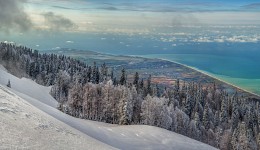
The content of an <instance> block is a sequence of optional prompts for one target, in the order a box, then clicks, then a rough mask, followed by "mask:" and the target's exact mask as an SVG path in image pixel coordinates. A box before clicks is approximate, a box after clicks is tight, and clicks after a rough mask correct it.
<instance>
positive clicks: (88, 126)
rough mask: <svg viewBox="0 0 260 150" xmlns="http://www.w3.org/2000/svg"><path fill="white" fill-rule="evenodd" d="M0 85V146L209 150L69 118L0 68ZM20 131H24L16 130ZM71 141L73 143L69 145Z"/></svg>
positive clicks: (170, 136)
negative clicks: (9, 83) (7, 87)
mask: <svg viewBox="0 0 260 150" xmlns="http://www.w3.org/2000/svg"><path fill="white" fill-rule="evenodd" d="M9 79H10V81H11V86H12V88H11V89H8V90H7V89H6V88H4V87H5V85H6V84H7V82H8V80H9ZM0 84H2V87H1V89H0V130H1V133H3V134H1V135H0V136H3V137H0V145H4V146H6V147H8V146H14V148H16V147H20V146H21V147H22V148H23V147H28V146H29V148H31V149H49V148H51V149H79V148H81V147H82V149H110V148H118V149H131V150H132V149H174V150H177V149H185V150H189V149H190V150H192V149H195V150H196V149H198V150H209V149H215V148H213V147H211V146H209V145H206V144H203V143H201V142H198V141H196V140H193V139H190V138H188V137H185V136H182V135H180V134H177V133H174V132H170V131H167V130H164V129H161V128H157V127H152V126H145V125H131V126H119V125H111V124H106V123H101V122H95V121H89V120H82V119H78V118H74V117H71V116H69V115H66V114H64V113H62V112H60V111H58V110H57V109H56V108H55V107H56V105H57V102H56V101H55V100H54V99H53V98H52V97H51V96H50V95H49V90H50V88H49V87H43V86H40V85H38V84H36V83H35V82H33V81H31V80H29V79H24V78H23V79H19V78H16V77H14V76H13V75H11V74H9V73H7V72H6V70H5V69H4V68H3V67H0ZM28 102H29V103H28ZM23 126H24V127H23ZM22 127H23V128H25V129H22V130H21V128H22ZM5 128H7V129H5ZM8 128H9V129H8ZM38 136H39V137H38ZM37 137H38V138H37ZM32 140H35V142H32ZM68 140H69V141H70V142H68ZM30 142H32V143H30ZM71 142H74V143H72V144H71ZM53 144H56V145H53ZM108 145H110V146H108ZM3 148H5V147H3ZM11 148H12V147H11ZM0 149H1V147H0Z"/></svg>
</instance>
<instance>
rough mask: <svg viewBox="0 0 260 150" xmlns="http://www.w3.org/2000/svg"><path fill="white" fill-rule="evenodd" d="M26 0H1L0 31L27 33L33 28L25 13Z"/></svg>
mask: <svg viewBox="0 0 260 150" xmlns="http://www.w3.org/2000/svg"><path fill="white" fill-rule="evenodd" d="M25 2H26V1H25V0H0V30H1V31H4V32H7V33H8V32H9V31H10V30H18V31H22V32H23V31H27V30H29V29H30V28H31V27H32V22H31V20H30V18H29V17H28V15H27V14H26V13H25V12H24V9H23V4H24V3H25Z"/></svg>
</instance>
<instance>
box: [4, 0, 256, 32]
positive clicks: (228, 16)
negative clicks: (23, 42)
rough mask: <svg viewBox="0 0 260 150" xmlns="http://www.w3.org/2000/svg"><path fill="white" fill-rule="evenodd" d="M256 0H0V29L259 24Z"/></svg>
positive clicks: (111, 28)
mask: <svg viewBox="0 0 260 150" xmlns="http://www.w3.org/2000/svg"><path fill="white" fill-rule="evenodd" d="M259 16H260V2H257V0H244V1H242V0H230V1H229V2H227V1H224V0H218V1H213V0H192V1H191V0H131V1H129V0H73V1H71V0H8V1H6V0H0V19H1V22H0V25H1V26H0V30H1V31H2V32H6V33H10V32H13V31H15V32H17V31H21V32H24V31H27V30H30V29H33V30H41V31H44V30H47V31H66V32H87V31H102V30H103V29H104V28H105V29H110V30H115V31H124V30H131V29H133V28H134V29H136V30H137V29H139V30H145V29H146V28H151V27H157V26H162V27H163V26H175V25H196V24H213V25H215V24H260V19H259Z"/></svg>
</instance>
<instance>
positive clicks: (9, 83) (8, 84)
mask: <svg viewBox="0 0 260 150" xmlns="http://www.w3.org/2000/svg"><path fill="white" fill-rule="evenodd" d="M6 86H7V87H9V88H11V82H10V80H8V82H7V85H6Z"/></svg>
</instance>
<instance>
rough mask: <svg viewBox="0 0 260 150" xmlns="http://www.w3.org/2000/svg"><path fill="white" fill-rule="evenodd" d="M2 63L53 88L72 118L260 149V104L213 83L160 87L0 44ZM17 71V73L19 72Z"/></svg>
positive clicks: (225, 146) (105, 69) (222, 146)
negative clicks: (148, 127)
mask: <svg viewBox="0 0 260 150" xmlns="http://www.w3.org/2000/svg"><path fill="white" fill-rule="evenodd" d="M0 62H1V63H2V64H3V65H4V66H5V67H6V68H8V70H11V72H12V73H14V74H15V73H16V74H15V75H17V76H21V74H22V73H24V75H22V76H27V77H30V78H31V79H33V80H34V81H36V82H37V83H39V84H42V85H45V86H50V85H52V89H51V95H52V96H53V97H54V98H55V99H56V100H57V101H58V102H59V106H58V109H59V110H61V111H63V112H65V113H67V114H69V115H72V116H75V117H78V118H82V119H90V120H95V121H102V122H107V123H113V124H121V125H130V124H145V125H152V126H157V127H161V128H165V129H167V130H170V131H174V132H177V133H180V134H182V135H185V136H188V137H191V138H193V139H196V140H199V141H202V142H204V143H207V144H210V145H212V146H214V147H217V148H220V149H226V150H229V149H236V150H237V149H241V150H242V149H243V150H247V149H248V150H249V149H250V150H251V149H253V150H257V149H260V133H259V125H260V112H259V102H258V101H257V100H254V99H249V98H244V97H242V96H239V94H237V93H234V94H228V93H227V92H225V91H223V90H221V89H218V87H217V86H215V84H213V85H212V86H210V87H205V86H203V85H200V84H199V83H198V84H197V83H185V82H183V81H179V80H176V83H175V85H173V87H171V88H163V89H162V88H159V87H158V86H156V85H154V84H153V83H152V82H151V80H152V77H151V76H149V77H148V78H147V79H146V80H143V79H141V78H140V77H139V74H138V73H136V74H135V75H134V78H133V81H130V80H127V72H126V70H124V69H122V70H121V73H120V75H119V76H118V77H116V76H115V75H114V72H113V70H112V69H110V68H108V67H107V66H106V65H105V64H103V65H101V66H97V65H96V64H95V63H94V64H93V65H92V66H90V65H87V64H85V63H83V62H81V61H78V60H76V59H72V58H70V57H65V56H62V55H55V54H41V53H38V51H36V50H34V51H33V50H31V49H29V48H26V47H22V46H15V45H11V44H5V43H1V44H0ZM17 70H18V71H17Z"/></svg>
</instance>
